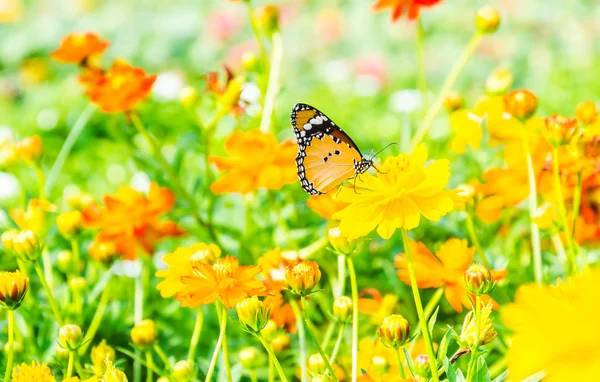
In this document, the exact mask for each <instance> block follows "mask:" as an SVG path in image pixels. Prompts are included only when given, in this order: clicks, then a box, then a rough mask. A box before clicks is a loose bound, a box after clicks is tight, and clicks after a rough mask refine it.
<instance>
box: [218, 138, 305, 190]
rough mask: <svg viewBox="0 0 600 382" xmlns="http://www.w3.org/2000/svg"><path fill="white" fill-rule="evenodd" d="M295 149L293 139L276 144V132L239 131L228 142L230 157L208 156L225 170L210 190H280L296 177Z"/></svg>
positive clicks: (220, 169) (227, 150)
mask: <svg viewBox="0 0 600 382" xmlns="http://www.w3.org/2000/svg"><path fill="white" fill-rule="evenodd" d="M296 151H297V149H296V144H295V143H294V142H293V141H291V140H285V141H283V142H282V143H277V139H276V138H275V137H274V136H273V135H271V134H267V133H263V132H262V131H260V130H258V129H256V130H251V131H248V132H242V131H236V132H234V133H233V134H231V135H230V136H229V138H227V141H226V142H225V152H226V153H227V154H228V156H227V157H217V156H211V157H209V158H208V160H209V161H210V162H211V163H213V164H215V165H216V166H217V169H218V170H219V171H221V172H225V174H223V176H221V178H220V179H218V180H217V181H216V182H214V183H213V184H211V186H210V189H211V190H212V192H214V193H215V194H225V193H233V192H239V193H242V194H245V193H248V192H251V191H253V190H256V189H259V188H268V189H271V190H278V189H280V188H281V187H283V186H284V185H285V184H288V183H293V182H295V181H296V180H297V175H296V162H295V161H294V158H295V157H296Z"/></svg>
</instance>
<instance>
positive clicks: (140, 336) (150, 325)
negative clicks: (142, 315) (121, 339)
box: [131, 320, 156, 348]
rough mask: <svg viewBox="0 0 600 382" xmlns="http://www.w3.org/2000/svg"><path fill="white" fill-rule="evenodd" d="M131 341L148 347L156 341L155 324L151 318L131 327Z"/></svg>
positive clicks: (142, 346)
mask: <svg viewBox="0 0 600 382" xmlns="http://www.w3.org/2000/svg"><path fill="white" fill-rule="evenodd" d="M131 341H133V343H134V345H136V346H139V347H141V348H145V347H150V346H152V345H153V344H154V341H156V325H154V321H152V320H143V321H142V322H140V323H139V324H137V325H136V326H134V327H133V329H131Z"/></svg>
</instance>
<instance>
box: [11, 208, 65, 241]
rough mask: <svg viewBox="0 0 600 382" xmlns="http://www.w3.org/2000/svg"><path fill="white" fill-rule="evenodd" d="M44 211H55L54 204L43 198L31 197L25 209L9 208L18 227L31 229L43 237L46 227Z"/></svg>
mask: <svg viewBox="0 0 600 382" xmlns="http://www.w3.org/2000/svg"><path fill="white" fill-rule="evenodd" d="M46 212H56V206H55V205H54V204H52V203H49V202H47V201H45V200H39V199H31V200H30V201H29V203H28V204H27V209H26V210H22V209H19V208H14V209H12V210H10V217H11V218H12V220H14V221H15V223H17V225H18V226H19V228H21V229H28V230H31V231H33V232H35V234H36V235H38V236H39V237H44V236H45V234H46V230H47V228H48V227H47V225H46Z"/></svg>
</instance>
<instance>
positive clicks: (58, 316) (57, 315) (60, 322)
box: [33, 261, 64, 326]
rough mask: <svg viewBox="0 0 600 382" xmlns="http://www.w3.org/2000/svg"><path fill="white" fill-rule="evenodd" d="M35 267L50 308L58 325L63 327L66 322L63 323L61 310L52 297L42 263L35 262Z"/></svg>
mask: <svg viewBox="0 0 600 382" xmlns="http://www.w3.org/2000/svg"><path fill="white" fill-rule="evenodd" d="M33 267H34V268H35V272H36V273H37V275H38V277H39V278H40V282H41V283H42V287H43V288H44V291H45V292H46V296H47V297H48V303H50V308H51V309H52V314H53V315H54V319H55V320H56V322H57V323H58V326H63V323H64V322H63V317H62V314H61V313H60V310H59V309H58V305H57V304H56V300H55V299H54V297H53V296H52V290H50V286H49V285H48V282H47V281H46V277H45V276H44V271H43V270H42V267H41V266H40V263H38V262H37V261H34V262H33Z"/></svg>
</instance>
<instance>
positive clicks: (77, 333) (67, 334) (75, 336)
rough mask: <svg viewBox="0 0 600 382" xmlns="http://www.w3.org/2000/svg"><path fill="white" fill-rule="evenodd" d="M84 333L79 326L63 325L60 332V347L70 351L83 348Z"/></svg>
mask: <svg viewBox="0 0 600 382" xmlns="http://www.w3.org/2000/svg"><path fill="white" fill-rule="evenodd" d="M82 339H83V333H82V332H81V328H80V327H79V325H75V324H67V325H63V326H62V327H61V328H60V330H59V332H58V341H59V343H60V346H62V347H63V348H64V349H68V350H70V351H75V350H77V349H78V348H79V347H80V346H81V340H82Z"/></svg>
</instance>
